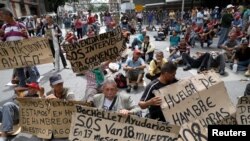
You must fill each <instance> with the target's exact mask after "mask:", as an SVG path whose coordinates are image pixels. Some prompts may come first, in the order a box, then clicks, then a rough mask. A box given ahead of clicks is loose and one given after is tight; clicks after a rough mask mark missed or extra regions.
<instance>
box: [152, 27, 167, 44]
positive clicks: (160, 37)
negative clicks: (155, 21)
mask: <svg viewBox="0 0 250 141" xmlns="http://www.w3.org/2000/svg"><path fill="white" fill-rule="evenodd" d="M154 38H155V40H156V41H163V40H165V38H166V35H165V33H164V31H163V29H162V28H159V30H158V31H157V36H154Z"/></svg>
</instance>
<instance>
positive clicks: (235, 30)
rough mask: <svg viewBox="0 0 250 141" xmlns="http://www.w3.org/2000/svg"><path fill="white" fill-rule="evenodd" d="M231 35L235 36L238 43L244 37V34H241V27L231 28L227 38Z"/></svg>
mask: <svg viewBox="0 0 250 141" xmlns="http://www.w3.org/2000/svg"><path fill="white" fill-rule="evenodd" d="M231 34H235V35H236V39H237V41H238V42H240V41H241V39H242V38H243V37H244V36H245V35H244V33H243V32H242V27H241V26H237V27H234V28H232V30H231V31H230V32H229V34H228V35H229V36H230V35H231Z"/></svg>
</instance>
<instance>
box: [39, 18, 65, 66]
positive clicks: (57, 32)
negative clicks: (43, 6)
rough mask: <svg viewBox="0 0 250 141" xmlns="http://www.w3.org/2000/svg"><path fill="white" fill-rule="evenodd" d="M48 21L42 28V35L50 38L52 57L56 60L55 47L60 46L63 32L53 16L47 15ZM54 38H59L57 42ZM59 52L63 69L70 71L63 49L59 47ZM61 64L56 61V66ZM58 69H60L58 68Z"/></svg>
mask: <svg viewBox="0 0 250 141" xmlns="http://www.w3.org/2000/svg"><path fill="white" fill-rule="evenodd" d="M46 21H47V23H46V24H45V25H44V26H43V28H42V34H43V35H44V36H45V37H46V38H48V40H49V45H50V49H51V52H52V55H53V57H54V58H55V53H56V52H55V51H56V50H55V46H56V45H58V46H59V42H58V41H59V37H60V36H62V31H61V29H60V28H59V26H58V25H57V24H56V23H54V21H53V18H52V16H49V15H47V16H46ZM53 32H54V35H52V33H53ZM53 36H55V37H57V41H56V40H55V39H53ZM58 51H59V53H58V54H59V55H60V58H61V61H62V64H63V67H64V68H65V69H69V67H68V66H67V62H66V59H65V57H64V55H63V52H62V49H61V47H59V50H58ZM59 63H60V62H59V60H58V62H57V59H56V62H55V64H56V66H59V65H58V64H59ZM57 69H59V68H57Z"/></svg>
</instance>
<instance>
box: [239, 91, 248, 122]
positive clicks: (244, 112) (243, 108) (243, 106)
mask: <svg viewBox="0 0 250 141" xmlns="http://www.w3.org/2000/svg"><path fill="white" fill-rule="evenodd" d="M236 107H237V111H236V120H237V123H238V124H239V125H250V96H243V97H241V98H240V99H239V100H238V103H237V106H236Z"/></svg>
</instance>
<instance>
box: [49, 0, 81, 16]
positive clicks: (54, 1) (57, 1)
mask: <svg viewBox="0 0 250 141" xmlns="http://www.w3.org/2000/svg"><path fill="white" fill-rule="evenodd" d="M46 1H47V6H46V10H47V11H48V12H55V13H57V8H58V7H59V6H62V5H64V4H65V3H66V2H78V0H46Z"/></svg>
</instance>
